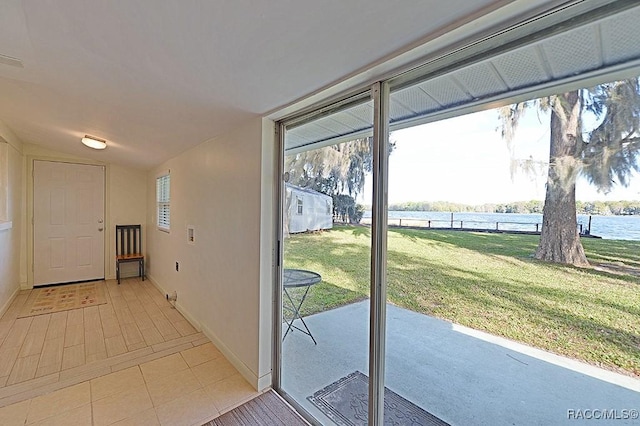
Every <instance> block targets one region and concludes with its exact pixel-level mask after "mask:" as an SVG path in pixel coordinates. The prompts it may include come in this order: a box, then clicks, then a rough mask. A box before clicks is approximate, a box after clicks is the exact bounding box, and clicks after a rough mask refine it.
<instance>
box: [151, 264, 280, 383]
mask: <svg viewBox="0 0 640 426" xmlns="http://www.w3.org/2000/svg"><path fill="white" fill-rule="evenodd" d="M146 278H147V279H148V280H149V281H151V283H152V284H153V285H154V287H156V288H157V289H158V291H160V293H162V294H167V293H169V292H168V291H167V290H166V289H165V288H164V287H163V286H162V284H161V283H160V282H159V280H158V279H157V278H155V277H154V276H152V275H149V274H148V275H147V277H146ZM176 309H178V312H180V313H181V314H182V316H184V317H185V318H186V319H187V321H189V322H190V323H191V325H192V326H193V327H194V328H196V329H197V330H198V331H200V332H201V333H202V334H204V335H205V336H207V338H208V339H209V340H211V341H212V342H213V344H214V345H216V347H217V348H218V350H219V351H220V352H222V354H223V355H224V356H225V358H226V359H227V361H229V362H230V363H231V364H232V365H233V366H234V367H235V368H236V370H238V372H239V373H240V374H241V375H242V377H244V378H245V379H246V380H247V381H248V382H249V384H250V385H251V386H253V387H254V388H255V389H256V390H258V391H259V390H260V389H265V388H267V387H269V386H271V372H269V373H268V374H266V375H265V376H262V377H260V378H259V377H258V376H257V375H256V374H255V373H254V372H253V371H252V370H251V369H250V368H249V367H247V366H246V365H245V364H244V362H242V361H241V360H240V359H239V358H238V357H237V356H236V355H235V354H234V353H233V352H232V351H231V350H230V349H229V348H228V347H227V345H225V344H224V343H223V342H222V341H221V340H220V339H219V338H218V337H217V336H216V335H215V333H213V331H211V330H210V329H209V328H208V327H206V326H203V325H202V324H201V323H200V322H199V321H197V320H196V319H195V318H194V317H193V316H192V315H191V314H190V313H189V312H188V311H187V310H186V309H185V308H184V306H182V305H179V304H176Z"/></svg>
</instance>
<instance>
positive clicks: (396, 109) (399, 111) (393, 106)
mask: <svg viewBox="0 0 640 426" xmlns="http://www.w3.org/2000/svg"><path fill="white" fill-rule="evenodd" d="M413 112H414V111H411V110H410V109H409V108H407V107H406V106H404V105H403V104H402V103H401V102H398V99H397V97H396V96H392V97H391V98H390V99H389V117H390V118H391V121H394V120H398V119H400V118H402V117H409V116H411V115H412V114H413Z"/></svg>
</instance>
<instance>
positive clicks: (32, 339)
mask: <svg viewBox="0 0 640 426" xmlns="http://www.w3.org/2000/svg"><path fill="white" fill-rule="evenodd" d="M103 285H106V288H107V291H106V292H105V293H106V295H107V299H108V300H107V303H106V304H103V305H99V306H92V307H87V308H82V309H74V310H70V311H64V312H57V313H53V314H46V315H40V316H35V317H27V318H17V316H18V313H19V312H20V310H21V308H22V306H23V304H24V303H25V301H26V300H27V298H28V297H29V295H30V293H31V291H32V290H27V291H21V292H20V294H19V295H18V296H17V297H16V298H15V300H14V301H13V303H12V304H11V306H10V307H9V309H8V310H7V311H6V312H5V314H4V315H3V316H2V318H1V319H0V341H1V342H2V343H1V344H0V407H3V408H0V424H2V425H8V424H16V425H17V424H21V425H22V424H65V425H67V424H82V425H85V424H95V425H108V424H114V423H116V422H119V421H127V422H129V423H128V424H163V425H164V424H168V425H172V424H201V423H203V422H204V421H208V420H210V419H211V418H214V417H216V416H217V415H219V414H220V413H223V412H225V411H228V410H229V409H232V408H233V407H234V406H237V405H238V404H240V403H243V402H245V401H247V400H248V399H250V398H252V397H254V396H255V395H257V393H256V392H255V390H254V389H253V388H252V387H251V386H250V385H249V384H248V383H247V382H246V381H245V380H244V379H243V378H242V376H240V374H239V373H238V372H237V371H236V370H235V368H234V367H233V366H232V365H231V364H230V363H229V362H228V361H227V360H226V359H225V358H224V357H223V356H222V354H221V353H220V352H219V351H218V350H217V348H215V346H214V345H213V344H212V343H211V342H210V341H209V340H208V339H207V338H206V337H205V336H204V335H203V334H202V333H199V332H197V330H195V329H194V328H193V327H192V326H191V324H189V322H188V321H187V320H185V318H184V317H183V316H182V315H181V314H180V313H179V312H178V311H177V310H176V309H174V308H173V307H172V306H171V305H170V304H169V303H168V302H167V301H166V299H165V297H164V295H162V294H161V293H160V292H159V291H158V290H157V289H156V288H155V287H154V286H153V284H151V283H150V282H149V281H141V280H139V279H138V278H130V279H126V280H123V281H122V284H121V285H120V286H118V285H117V283H116V282H115V281H107V282H106V283H103Z"/></svg>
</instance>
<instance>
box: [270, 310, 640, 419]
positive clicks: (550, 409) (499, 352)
mask: <svg viewBox="0 0 640 426" xmlns="http://www.w3.org/2000/svg"><path fill="white" fill-rule="evenodd" d="M368 320H369V301H368V300H365V301H362V302H358V303H354V304H351V305H347V306H343V307H341V308H338V309H334V310H330V311H327V312H323V313H320V314H316V315H311V316H309V317H306V318H305V321H306V323H307V325H308V326H309V328H310V330H311V332H312V333H313V335H314V337H315V339H316V340H317V342H318V345H317V346H316V345H314V344H313V342H312V341H311V339H310V338H309V337H308V336H306V335H304V334H302V333H300V332H298V331H295V332H293V333H290V334H289V336H287V338H286V339H285V341H284V343H283V375H282V387H283V389H284V390H285V391H286V392H287V393H288V394H290V395H291V396H293V397H294V398H295V399H296V400H297V401H298V403H300V404H301V405H302V406H303V407H304V408H305V409H306V410H308V411H309V412H310V413H311V414H312V415H313V416H315V417H316V418H317V419H319V420H320V421H321V422H322V424H331V422H330V421H329V419H328V418H327V417H325V416H324V415H323V414H322V413H321V412H320V411H319V410H318V409H317V408H316V407H315V406H313V405H312V404H311V403H310V402H309V401H308V400H307V399H306V398H307V397H308V396H311V395H313V394H314V392H316V391H318V390H320V389H322V388H324V387H325V386H327V385H329V384H331V383H333V382H335V381H336V380H338V379H340V378H342V377H345V376H347V375H348V374H350V373H352V372H354V371H356V370H359V371H361V372H363V373H365V374H368V366H367V362H368V346H367V345H368V338H369V335H368V325H367V324H368ZM385 385H386V387H387V388H389V389H390V390H392V391H394V392H395V393H397V394H399V395H401V396H403V397H404V398H406V399H408V400H409V401H411V402H413V403H414V404H416V405H418V406H420V407H422V408H424V409H425V410H427V411H429V412H430V413H432V414H434V415H435V416H437V417H439V418H440V419H442V420H444V421H446V422H448V423H450V424H452V425H491V426H494V425H562V424H567V425H576V424H581V423H583V422H584V423H591V424H593V423H594V422H593V420H588V419H582V420H581V419H580V415H585V414H586V415H594V412H593V411H591V412H589V411H584V410H612V411H611V412H608V413H607V414H609V415H614V416H615V417H625V413H626V414H630V412H629V411H628V410H637V409H640V380H638V379H635V378H632V377H628V376H625V375H621V374H617V373H613V372H610V371H607V370H603V369H600V368H597V367H593V366H590V365H587V364H584V363H582V362H578V361H575V360H571V359H568V358H564V357H560V356H557V355H553V354H550V353H548V352H544V351H541V350H538V349H535V348H531V347H529V346H525V345H522V344H518V343H515V342H512V341H509V340H506V339H503V338H498V337H496V336H492V335H489V334H486V333H482V332H478V331H476V330H472V329H469V328H467V327H462V326H458V325H455V324H452V323H450V322H447V321H443V320H440V319H436V318H432V317H429V316H426V315H422V314H418V313H415V312H412V311H409V310H406V309H401V308H398V307H395V306H392V305H388V307H387V363H386V382H385ZM624 410H627V411H624ZM597 413H601V412H595V414H596V415H597ZM631 413H632V412H631ZM635 413H637V411H635ZM639 422H640V420H638V419H637V418H636V419H625V418H617V419H607V420H605V419H600V420H598V421H597V422H596V423H597V424H598V425H608V424H611V425H631V424H639Z"/></svg>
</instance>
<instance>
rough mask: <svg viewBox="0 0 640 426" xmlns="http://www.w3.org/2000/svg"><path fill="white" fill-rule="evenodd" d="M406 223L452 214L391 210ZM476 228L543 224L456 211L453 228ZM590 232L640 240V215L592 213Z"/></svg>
mask: <svg viewBox="0 0 640 426" xmlns="http://www.w3.org/2000/svg"><path fill="white" fill-rule="evenodd" d="M400 219H402V225H404V226H427V225H428V221H431V227H432V228H449V227H451V213H446V212H413V211H389V224H391V225H399V224H400ZM461 221H462V227H464V228H477V229H496V224H497V226H498V229H502V230H517V231H536V224H538V227H540V226H541V224H542V215H541V214H519V213H454V214H453V227H454V228H460V225H461V223H460V222H461ZM370 222H371V212H370V211H366V212H365V213H364V216H363V223H370ZM588 223H589V216H586V215H578V224H582V226H583V229H587V227H588ZM538 230H539V228H538ZM591 234H592V235H597V236H599V237H602V238H607V239H612V240H640V216H599V215H593V216H591Z"/></svg>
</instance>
